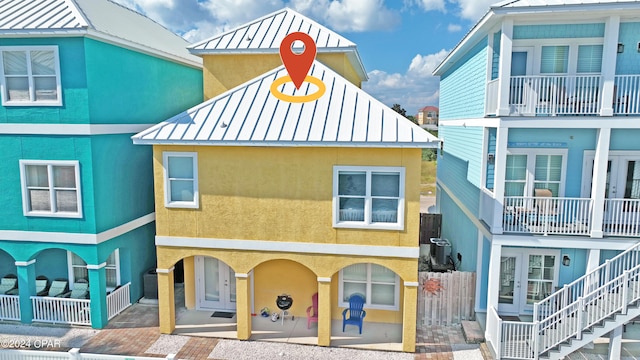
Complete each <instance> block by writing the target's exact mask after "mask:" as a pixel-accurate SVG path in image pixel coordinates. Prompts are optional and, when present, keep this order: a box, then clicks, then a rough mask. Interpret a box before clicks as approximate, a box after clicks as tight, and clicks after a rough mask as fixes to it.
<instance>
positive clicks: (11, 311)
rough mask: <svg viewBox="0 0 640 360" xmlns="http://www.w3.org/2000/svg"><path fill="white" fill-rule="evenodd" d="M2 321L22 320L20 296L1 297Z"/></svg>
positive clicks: (0, 316)
mask: <svg viewBox="0 0 640 360" xmlns="http://www.w3.org/2000/svg"><path fill="white" fill-rule="evenodd" d="M0 320H20V296H18V295H0Z"/></svg>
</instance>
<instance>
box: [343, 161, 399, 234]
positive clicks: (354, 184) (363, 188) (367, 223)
mask: <svg viewBox="0 0 640 360" xmlns="http://www.w3.org/2000/svg"><path fill="white" fill-rule="evenodd" d="M404 177H405V169H404V168H401V167H360V166H335V167H334V168H333V201H334V207H333V208H334V214H333V226H334V227H349V228H374V229H388V230H402V229H404Z"/></svg>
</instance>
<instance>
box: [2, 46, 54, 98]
mask: <svg viewBox="0 0 640 360" xmlns="http://www.w3.org/2000/svg"><path fill="white" fill-rule="evenodd" d="M0 58H1V62H2V66H0V71H1V72H2V76H1V77H0V78H1V81H2V104H3V105H5V106H34V105H36V106H38V105H45V106H60V105H62V96H61V90H60V89H61V86H60V63H59V59H58V47H57V46H9V47H0Z"/></svg>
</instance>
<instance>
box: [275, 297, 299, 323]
mask: <svg viewBox="0 0 640 360" xmlns="http://www.w3.org/2000/svg"><path fill="white" fill-rule="evenodd" d="M291 305H293V299H292V298H291V296H289V295H287V294H282V295H278V297H277V298H276V306H277V307H278V309H280V310H281V311H282V325H284V317H285V316H287V315H288V314H289V312H288V311H287V310H289V309H290V308H291ZM272 320H273V319H272ZM276 320H277V319H276ZM291 320H294V318H293V316H292V317H291Z"/></svg>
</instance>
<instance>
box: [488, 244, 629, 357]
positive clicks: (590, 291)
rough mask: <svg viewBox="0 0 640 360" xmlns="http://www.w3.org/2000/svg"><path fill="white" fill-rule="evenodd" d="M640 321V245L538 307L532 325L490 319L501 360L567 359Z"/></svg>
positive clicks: (495, 349) (491, 313)
mask: <svg viewBox="0 0 640 360" xmlns="http://www.w3.org/2000/svg"><path fill="white" fill-rule="evenodd" d="M639 316H640V243H638V244H636V245H634V246H632V247H631V248H629V249H627V250H626V251H624V252H623V253H621V254H619V255H618V256H616V257H614V258H612V259H610V260H607V261H606V262H605V263H604V264H602V265H601V266H599V267H597V268H596V269H594V270H593V271H591V272H589V273H587V274H586V275H584V276H582V277H581V278H579V279H577V280H575V281H574V282H572V283H570V284H567V285H565V286H564V287H563V288H562V289H560V290H558V291H556V292H555V293H553V294H551V295H549V296H548V297H547V298H545V299H544V300H542V301H540V302H538V303H536V304H534V308H533V322H512V321H502V320H500V318H499V317H498V314H497V312H496V311H495V309H494V308H490V311H489V312H488V315H487V332H488V335H490V336H488V339H487V341H488V342H489V343H490V346H491V347H492V350H493V352H494V354H495V355H496V358H499V359H554V360H555V359H562V358H564V357H565V356H567V355H569V354H570V353H572V352H574V351H576V350H578V349H580V348H581V347H583V346H585V345H587V344H589V343H591V342H593V341H594V340H596V339H597V338H599V337H601V336H603V335H605V334H607V333H609V332H611V331H612V330H614V329H616V328H618V327H620V326H623V325H624V324H626V323H628V322H629V321H631V320H633V319H634V318H636V317H639Z"/></svg>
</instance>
